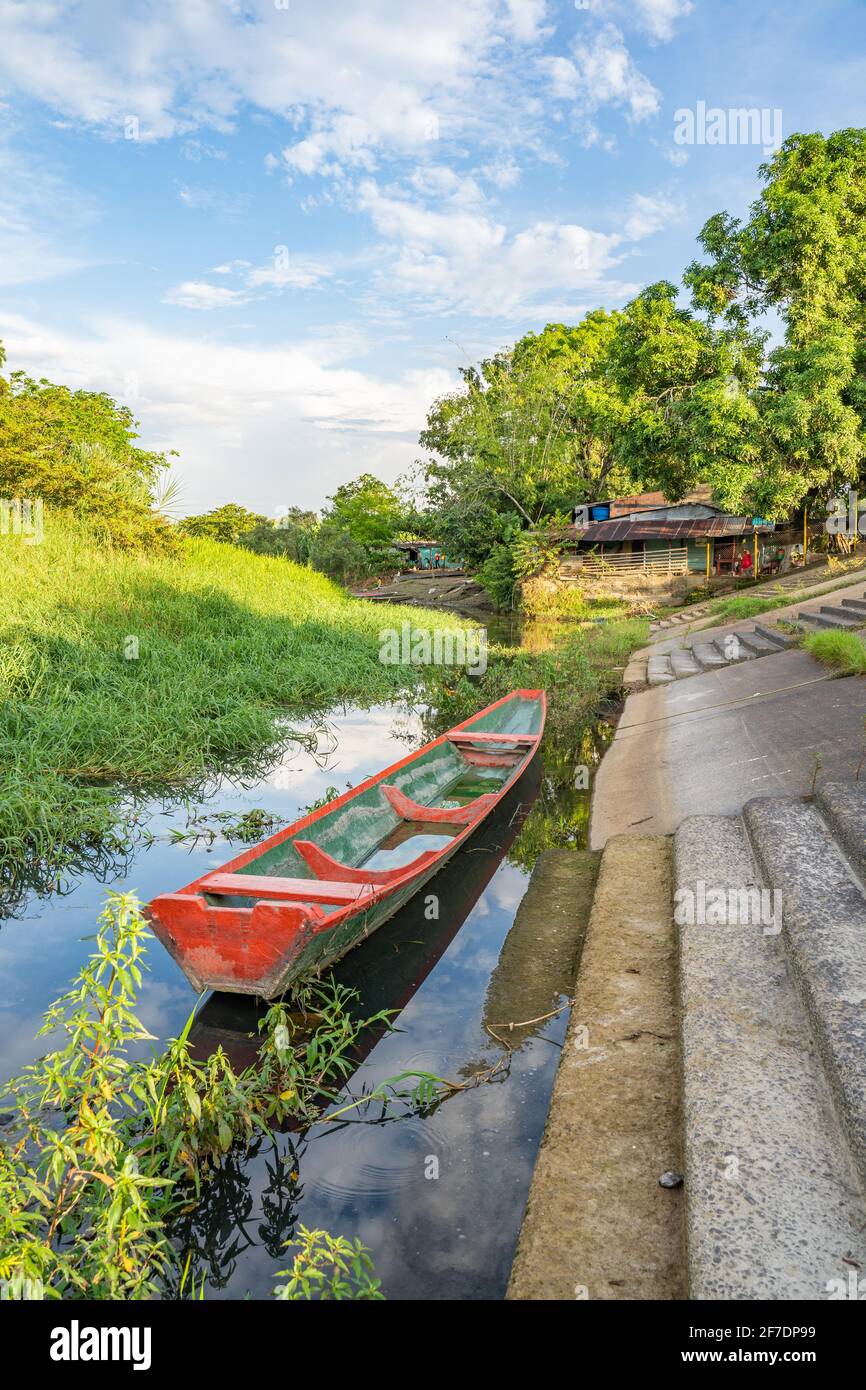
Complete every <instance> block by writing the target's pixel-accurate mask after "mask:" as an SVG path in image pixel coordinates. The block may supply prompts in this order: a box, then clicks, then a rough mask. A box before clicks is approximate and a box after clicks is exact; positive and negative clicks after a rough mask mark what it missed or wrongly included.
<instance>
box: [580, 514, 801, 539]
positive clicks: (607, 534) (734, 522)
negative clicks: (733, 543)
mask: <svg viewBox="0 0 866 1390" xmlns="http://www.w3.org/2000/svg"><path fill="white" fill-rule="evenodd" d="M772 530H774V527H773V525H772V524H769V525H767V526H752V522H751V519H750V518H749V517H746V516H704V517H693V518H692V519H691V520H690V521H650V520H647V521H639V520H631V521H627V520H623V521H592V522H590V524H589V526H587V527H586V528H585V529H584V530H583V531H578V530H576V529H575V531H574V533H575V535H576V537H577V539H578V540H579V541H580V542H581V544H583V545H601V544H612V543H613V542H615V541H639V540H645V541H653V540H682V539H688V538H689V537H692V538H702V539H704V540H709V539H710V538H711V537H714V536H747V535H749V536H750V535H751V534H752V532H753V531H759V532H761V531H772Z"/></svg>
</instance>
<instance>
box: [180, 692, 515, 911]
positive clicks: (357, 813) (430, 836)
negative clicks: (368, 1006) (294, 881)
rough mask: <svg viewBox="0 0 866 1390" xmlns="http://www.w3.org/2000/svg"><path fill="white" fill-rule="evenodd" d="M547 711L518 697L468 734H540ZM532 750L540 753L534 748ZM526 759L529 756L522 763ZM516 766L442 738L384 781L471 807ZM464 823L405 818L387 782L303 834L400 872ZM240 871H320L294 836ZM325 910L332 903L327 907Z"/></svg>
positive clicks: (350, 858) (418, 797)
mask: <svg viewBox="0 0 866 1390" xmlns="http://www.w3.org/2000/svg"><path fill="white" fill-rule="evenodd" d="M541 720H542V708H541V702H540V701H539V700H537V699H525V698H524V697H522V696H519V695H515V696H512V698H511V699H509V700H507V701H505V702H504V703H503V704H502V705H500V706H498V707H497V708H495V709H491V710H487V711H486V712H485V713H483V714H480V715H479V716H478V717H477V718H476V719H474V720H472V721H470V723H468V724H467V725H466V732H470V731H474V730H477V731H478V732H479V733H487V734H535V733H538V732H539V730H540V728H541ZM509 749H513V750H514V751H517V752H520V753H521V754H525V753H526V752H527V750H525V749H522V748H519V746H518V745H508V744H505V745H498V747H497V752H508V751H509ZM528 751H529V753H531V752H532V751H533V750H532V749H530V750H528ZM523 761H524V759H523V758H521V759H520V760H519V761H518V762H517V763H516V764H515V765H517V766H519V765H520V763H522V762H523ZM513 771H514V767H484V766H478V765H476V764H473V763H471V762H470V761H468V759H467V758H466V757H464V755H463V753H462V752H461V751H460V750H459V749H458V748H456V747H455V746H454V744H452V743H449V742H447V741H446V742H444V743H439V744H437V745H436V746H435V747H432V748H428V749H426V750H425V751H423V752H422V753H420V754H419V756H418V757H417V758H413V759H412V760H411V761H410V762H408V763H406V764H405V766H403V767H401V768H399V769H398V770H397V771H396V772H393V773H391V774H388V775H386V777H385V778H384V779H383V780H385V781H387V782H388V784H389V785H390V786H394V787H397V788H398V789H399V790H400V791H401V792H404V793H405V795H406V796H408V797H411V799H412V800H413V801H415V802H417V803H419V805H422V806H430V807H431V808H434V807H435V808H442V807H449V808H452V807H453V808H456V807H459V806H465V805H467V803H468V802H470V801H474V800H475V799H476V797H479V796H483V795H484V794H485V793H486V792H496V791H498V790H499V788H500V787H501V786H502V784H503V782H505V781H506V780H507V779H508V778H509V777H511V775H512V773H513ZM456 833H457V828H456V827H454V828H451V827H448V826H445V825H441V824H435V823H427V824H425V823H424V822H414V823H407V822H405V821H403V820H402V819H401V818H400V816H399V815H398V814H397V812H396V811H395V810H394V808H393V807H392V806H391V804H390V802H389V801H388V800H387V799H386V797H385V796H384V794H383V793H382V790H381V783H377V784H376V785H374V786H372V787H368V788H367V790H366V791H363V792H360V793H359V794H358V795H357V796H354V797H351V798H350V799H349V800H348V801H346V802H345V803H344V804H343V805H342V806H337V807H335V808H334V810H333V811H330V812H328V811H326V812H325V814H324V815H323V816H322V817H321V818H320V819H319V820H317V821H315V822H314V824H312V825H310V826H308V827H307V828H306V829H305V830H304V831H303V832H302V833H301V838H302V839H307V838H309V839H311V840H313V842H314V843H315V844H316V845H318V846H319V847H320V848H321V849H324V850H325V851H326V852H327V853H328V854H330V855H332V856H333V858H334V859H338V860H339V861H340V863H342V864H346V865H348V866H349V867H350V868H361V867H363V868H365V869H398V868H402V867H403V865H405V864H409V863H411V862H412V860H413V859H416V858H417V857H418V855H419V854H423V853H424V851H425V850H438V849H443V848H444V847H445V846H446V845H447V844H448V843H449V842H450V841H451V840H452V839H453V838H454V836H455V834H456ZM234 872H236V873H238V874H244V873H247V874H268V875H270V876H272V877H276V878H315V874H314V873H313V871H312V869H311V868H310V867H309V865H308V864H307V863H306V861H305V860H304V859H302V857H301V856H300V854H298V852H297V850H296V849H295V846H294V843H293V841H292V839H291V838H286V839H285V840H283V841H282V842H281V843H280V844H278V845H274V846H273V847H272V848H271V849H269V850H266V851H265V852H264V853H263V854H261V855H258V856H257V857H256V858H254V859H252V860H250V862H249V863H248V864H246V865H244V866H243V867H242V868H239V869H237V870H235V871H234ZM206 898H207V900H208V901H210V902H211V903H213V904H215V905H218V906H220V907H251V906H252V905H253V903H254V902H255V901H256V899H253V898H249V897H239V896H238V897H226V896H220V897H218V898H217V897H214V896H212V895H210V894H206ZM323 906H324V909H325V911H327V910H328V909H327V906H326V905H323Z"/></svg>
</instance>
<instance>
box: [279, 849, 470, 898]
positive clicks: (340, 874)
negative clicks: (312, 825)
mask: <svg viewBox="0 0 866 1390" xmlns="http://www.w3.org/2000/svg"><path fill="white" fill-rule="evenodd" d="M294 845H295V849H296V850H297V851H298V854H299V855H300V856H301V858H302V859H303V861H304V863H305V864H308V865H309V867H310V868H311V869H312V871H313V873H314V874H315V875H316V878H319V879H322V881H323V882H332V883H334V882H336V883H345V884H349V883H367V884H370V885H371V886H372V887H373V888H374V889H375V888H387V886H388V885H389V884H391V883H397V882H398V881H399V880H400V879H402V878H407V877H408V876H410V875H411V874H417V873H420V872H421V870H422V869H426V868H427V865H428V864H430V863H432V861H433V860H434V859H438V858H439V856H440V854H441V853H442V851H441V850H437V849H428V850H425V851H424V853H423V854H419V855H418V858H417V859H413V860H412V861H411V863H409V864H403V865H402V866H401V867H400V868H399V869H351V868H350V867H349V865H348V864H341V863H340V861H339V859H334V858H332V856H331V855H330V854H328V853H327V851H326V850H323V849H321V848H320V846H319V845H314V844H313V842H312V840H295V841H294Z"/></svg>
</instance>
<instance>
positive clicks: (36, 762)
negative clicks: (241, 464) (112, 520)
mask: <svg viewBox="0 0 866 1390" xmlns="http://www.w3.org/2000/svg"><path fill="white" fill-rule="evenodd" d="M0 593H2V595H3V604H2V608H0V767H2V769H3V776H2V778H0V895H2V896H3V897H4V899H6V901H7V902H11V903H14V900H15V897H16V896H17V895H19V894H20V893H21V891H23V889H25V888H27V887H30V886H35V887H37V888H38V889H40V890H42V889H50V888H53V887H54V886H55V885H56V882H57V880H58V878H59V876H60V875H61V874H62V873H63V872H64V871H65V870H67V869H68V868H70V867H73V866H75V867H77V866H78V865H79V864H83V865H88V866H89V865H90V864H91V863H93V861H94V859H98V857H99V856H100V855H101V854H102V852H103V851H104V850H108V851H112V852H113V851H114V850H117V849H119V850H121V851H122V850H123V849H124V848H125V849H129V848H131V842H130V840H129V835H130V826H131V817H132V816H133V815H134V814H135V812H136V808H137V806H138V805H140V801H141V799H142V798H143V797H145V796H151V795H154V794H155V795H163V794H173V795H176V796H180V795H183V794H186V795H190V796H191V795H193V794H194V792H195V789H196V788H198V787H199V786H201V784H202V783H203V782H204V783H206V782H207V780H208V779H210V778H211V777H212V776H213V775H215V774H217V773H219V774H226V775H228V776H232V777H237V778H239V779H246V778H253V777H256V776H259V775H261V774H262V773H263V772H264V770H265V769H266V768H267V767H268V766H269V765H270V764H271V763H272V762H273V760H274V759H275V758H276V757H277V756H278V754H279V753H280V751H281V749H283V748H286V747H288V746H290V745H291V744H292V743H293V742H296V741H297V742H299V743H301V744H302V745H303V743H304V742H305V741H306V742H307V743H309V744H314V743H315V741H316V739H317V737H318V735H319V733H320V732H321V730H319V731H317V730H316V729H315V728H313V727H312V725H311V722H306V721H307V717H308V716H309V715H311V714H313V715H314V714H315V712H316V711H324V710H325V709H327V708H328V707H330V706H331V705H333V704H334V703H335V702H337V701H340V700H353V701H357V702H358V703H364V704H369V703H373V702H374V701H377V700H382V699H388V698H389V697H392V696H393V695H395V694H400V693H402V692H403V691H405V690H406V689H407V688H408V687H409V686H410V685H411V684H414V683H415V682H416V680H417V678H418V671H417V668H413V667H411V666H405V667H401V666H398V665H391V664H388V663H384V662H382V661H380V660H379V650H380V641H379V631H380V629H381V628H382V627H383V626H393V627H397V628H398V629H399V626H400V623H401V622H403V621H404V620H408V621H411V622H412V623H413V624H414V625H415V626H416V627H419V628H423V629H434V628H439V627H452V628H453V627H454V626H455V620H454V618H453V616H451V615H443V614H438V613H434V612H431V611H430V610H429V609H407V608H397V607H394V606H391V605H382V604H377V605H372V604H365V603H359V602H355V601H353V600H351V599H349V598H348V597H347V596H346V595H345V594H344V593H343V592H342V591H341V590H340V589H339V588H337V586H336V585H334V584H333V583H331V582H330V581H329V580H328V579H326V578H325V577H324V576H323V575H320V574H316V573H314V572H313V571H312V570H310V569H306V568H301V567H300V566H298V565H294V564H292V563H290V562H288V561H287V560H285V559H281V558H270V557H266V556H260V555H253V554H251V553H250V552H249V551H247V550H244V549H241V548H240V547H239V546H228V545H218V544H215V543H214V542H212V541H208V540H196V539H192V538H190V539H188V540H186V541H185V543H184V545H183V547H182V550H181V551H180V553H179V554H178V555H177V556H175V557H168V556H162V555H150V554H148V555H146V556H142V555H140V554H129V553H126V552H121V551H119V550H117V549H115V548H112V549H110V550H107V549H106V548H105V546H103V545H102V544H101V542H100V539H99V536H98V534H97V533H95V532H94V531H93V529H92V527H91V526H90V524H89V523H86V522H82V521H80V520H76V519H74V518H72V517H69V516H67V515H65V514H58V513H55V512H54V511H53V510H52V509H50V508H48V507H46V509H45V538H44V541H43V542H42V544H40V545H34V546H21V545H17V544H15V545H12V544H10V543H8V541H5V540H3V539H2V538H0ZM130 635H132V636H133V637H134V638H135V640H136V643H137V647H136V648H135V655H134V659H130V658H129V657H128V655H127V652H128V649H129V642H128V638H129V636H130ZM302 719H303V720H304V721H305V727H304V728H303V729H302V728H301V727H300V725H301V721H302Z"/></svg>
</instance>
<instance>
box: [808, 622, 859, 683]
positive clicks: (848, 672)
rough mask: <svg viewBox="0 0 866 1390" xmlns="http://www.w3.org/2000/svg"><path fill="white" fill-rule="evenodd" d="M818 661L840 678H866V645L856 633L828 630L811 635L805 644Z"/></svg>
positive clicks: (837, 629)
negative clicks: (835, 672)
mask: <svg viewBox="0 0 866 1390" xmlns="http://www.w3.org/2000/svg"><path fill="white" fill-rule="evenodd" d="M803 645H804V647H805V648H806V650H807V651H809V652H811V653H812V655H813V656H814V657H815V658H816V660H818V661H821V662H823V664H824V665H825V666H830V667H832V669H833V670H834V671H837V672H838V673H839V675H840V676H866V645H864V643H863V639H862V638H861V637H859V636H858V635H857V633H856V632H843V631H842V630H841V629H840V628H836V629H834V628H829V627H828V628H827V629H826V631H824V632H813V633H811V634H810V635H809V636H808V637H807V638H806V640H805V642H804V643H803Z"/></svg>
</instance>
